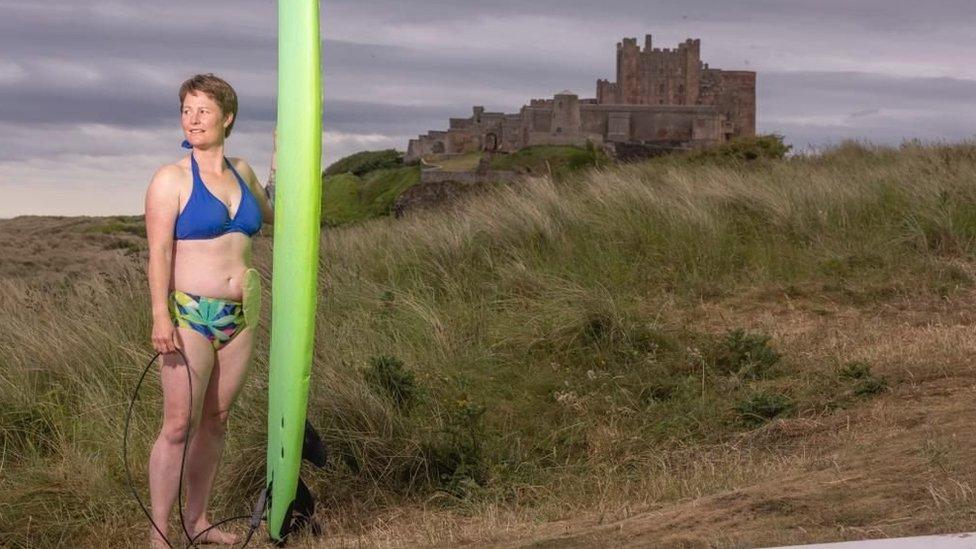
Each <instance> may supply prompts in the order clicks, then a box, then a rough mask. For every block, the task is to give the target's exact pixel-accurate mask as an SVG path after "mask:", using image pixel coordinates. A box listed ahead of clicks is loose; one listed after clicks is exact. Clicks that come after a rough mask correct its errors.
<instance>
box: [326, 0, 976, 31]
mask: <svg viewBox="0 0 976 549" xmlns="http://www.w3.org/2000/svg"><path fill="white" fill-rule="evenodd" d="M329 7H332V8H333V9H337V10H351V11H352V10H366V9H368V10H369V11H370V13H371V14H373V15H374V17H376V18H377V19H380V20H384V21H413V22H422V21H432V20H433V21H443V20H457V19H462V20H463V19H465V18H475V17H478V16H482V15H486V14H491V15H495V16H498V17H515V16H525V15H555V16H562V17H571V18H576V19H586V18H594V17H595V18H603V19H614V18H616V19H620V20H628V19H632V18H633V16H634V15H636V14H641V15H642V16H645V17H646V18H647V20H649V21H653V22H654V24H655V25H666V24H670V23H676V22H689V21H703V22H704V21H710V22H723V23H748V22H754V21H783V22H790V23H795V22H797V21H800V20H802V21H808V22H809V23H810V24H811V25H817V24H819V25H824V24H829V23H830V22H831V21H844V22H852V23H855V24H858V25H860V26H862V27H864V28H866V29H872V30H881V31H891V32H896V31H900V30H906V29H914V30H915V31H917V30H919V29H920V28H926V29H928V30H931V29H932V28H937V27H940V26H947V25H949V26H955V25H959V24H960V23H961V22H965V21H973V20H976V3H974V2H971V1H970V0H942V1H940V2H938V3H937V4H936V5H933V4H926V3H920V2H912V1H908V0H858V1H857V2H851V1H850V0H817V1H816V2H810V1H807V0H737V1H735V2H715V1H710V0H685V1H683V2H680V3H679V2H663V1H658V2H648V1H646V0H616V1H614V2H612V3H605V2H604V3H600V2H591V1H588V0H534V1H533V2H522V1H518V0H495V1H494V2H491V4H490V11H489V10H486V9H485V6H484V5H483V4H481V3H478V2H456V1H454V0H417V1H415V2H405V1H402V0H371V1H370V2H367V3H363V2H359V1H358V0H330V2H328V4H327V7H326V12H328V10H329Z"/></svg>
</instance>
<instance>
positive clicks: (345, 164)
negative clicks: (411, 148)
mask: <svg viewBox="0 0 976 549" xmlns="http://www.w3.org/2000/svg"><path fill="white" fill-rule="evenodd" d="M402 164H403V160H402V159H401V158H400V153H399V152H397V151H396V150H395V149H386V150H382V151H361V152H358V153H355V154H351V155H349V156H346V157H344V158H340V159H339V160H336V161H335V162H333V163H332V164H329V167H327V168H326V169H325V173H324V175H338V174H342V173H352V174H353V175H365V174H367V173H369V172H371V171H374V170H381V169H384V168H399V167H400V166H401V165H402Z"/></svg>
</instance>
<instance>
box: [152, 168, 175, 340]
mask: <svg viewBox="0 0 976 549" xmlns="http://www.w3.org/2000/svg"><path fill="white" fill-rule="evenodd" d="M180 175H181V170H180V168H179V167H178V166H174V165H168V166H163V167H162V168H160V169H159V170H157V171H156V173H155V174H154V175H153V178H152V181H151V182H150V183H149V189H148V190H147V191H146V240H147V242H148V245H149V264H148V265H147V268H146V273H147V275H148V278H149V299H150V301H151V303H152V318H153V347H155V348H156V350H157V351H159V352H163V353H171V352H173V351H174V350H175V348H176V344H175V341H174V335H175V329H174V327H173V321H172V320H171V319H170V316H169V307H168V304H167V302H168V300H169V283H170V274H171V272H172V265H173V231H174V227H175V225H176V217H177V216H178V215H179V212H180V193H179V186H178V185H179V177H180Z"/></svg>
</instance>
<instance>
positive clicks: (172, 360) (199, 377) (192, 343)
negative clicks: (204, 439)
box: [149, 328, 214, 547]
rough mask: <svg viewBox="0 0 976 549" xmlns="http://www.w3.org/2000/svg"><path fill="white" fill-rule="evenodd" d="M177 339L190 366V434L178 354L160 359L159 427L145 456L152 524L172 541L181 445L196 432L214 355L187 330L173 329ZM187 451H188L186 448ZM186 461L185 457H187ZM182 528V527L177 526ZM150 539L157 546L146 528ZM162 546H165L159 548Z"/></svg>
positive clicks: (183, 372)
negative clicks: (150, 448) (191, 386)
mask: <svg viewBox="0 0 976 549" xmlns="http://www.w3.org/2000/svg"><path fill="white" fill-rule="evenodd" d="M177 340H178V342H179V346H180V348H181V349H182V350H183V353H184V354H186V358H187V360H188V361H189V363H190V365H189V366H190V373H191V374H192V376H193V377H192V381H193V383H192V385H193V415H192V418H193V419H192V421H191V426H190V431H187V419H188V417H190V410H189V406H190V393H189V389H190V388H189V387H188V386H187V379H186V378H187V376H186V365H185V364H184V362H183V357H181V356H180V354H179V353H170V354H165V355H163V356H162V365H161V367H160V371H159V377H160V381H161V383H162V386H163V425H162V428H161V429H160V431H159V436H158V437H157V438H156V442H155V444H153V447H152V451H151V453H150V454H149V499H150V502H151V506H152V516H153V521H154V522H155V523H156V525H157V526H158V527H159V529H160V530H162V531H163V533H164V534H165V535H166V536H167V537H168V538H170V539H171V540H173V541H175V540H176V539H179V538H182V536H183V533H182V532H179V536H171V535H170V534H169V533H168V531H167V526H168V524H169V516H170V511H171V510H172V508H173V502H175V501H176V498H177V497H178V494H179V481H180V461H181V459H182V458H183V444H184V442H185V441H187V440H188V439H189V438H192V436H193V432H195V431H196V430H197V429H198V426H199V424H200V417H201V414H202V410H203V404H204V393H205V391H206V389H207V380H208V379H209V378H210V371H211V370H212V369H213V361H214V352H213V347H212V346H211V345H210V342H209V341H207V338H205V337H203V336H202V335H200V334H199V333H197V332H194V331H193V330H190V329H188V328H177ZM187 452H189V448H187ZM187 462H189V455H188V456H187ZM181 529H182V527H181ZM150 535H151V537H150V539H152V540H153V541H154V542H158V543H161V542H162V540H161V539H159V533H158V532H156V530H155V528H152V527H151V526H150ZM162 546H164V547H165V544H164V545H162Z"/></svg>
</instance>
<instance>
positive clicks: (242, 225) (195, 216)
mask: <svg viewBox="0 0 976 549" xmlns="http://www.w3.org/2000/svg"><path fill="white" fill-rule="evenodd" d="M224 162H226V163H227V167H229V168H230V171H232V172H234V176H235V177H236V178H237V182H238V184H239V185H240V187H241V204H240V205H239V206H238V207H237V213H235V214H234V217H233V218H231V217H230V211H228V209H227V206H226V205H225V204H224V203H223V202H221V201H220V199H219V198H217V197H216V196H214V195H213V193H211V192H210V189H208V188H207V186H206V185H204V184H203V179H201V178H200V167H199V166H197V159H196V158H194V157H193V153H190V166H191V169H192V171H193V189H192V190H191V191H190V199H189V200H187V201H186V205H185V206H183V211H181V212H180V214H179V215H178V216H177V217H176V229H175V238H176V240H200V239H205V238H216V237H218V236H220V235H223V234H227V233H232V232H240V233H244V234H246V235H247V236H253V235H254V233H256V232H258V230H260V229H261V223H262V221H263V219H262V217H261V206H260V205H259V204H258V201H257V199H256V198H254V195H253V194H252V193H251V190H250V189H249V188H248V186H247V184H246V183H245V182H244V180H243V179H242V178H241V175H240V174H239V173H237V170H235V169H234V166H232V165H231V163H230V161H229V160H227V157H224Z"/></svg>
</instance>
